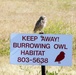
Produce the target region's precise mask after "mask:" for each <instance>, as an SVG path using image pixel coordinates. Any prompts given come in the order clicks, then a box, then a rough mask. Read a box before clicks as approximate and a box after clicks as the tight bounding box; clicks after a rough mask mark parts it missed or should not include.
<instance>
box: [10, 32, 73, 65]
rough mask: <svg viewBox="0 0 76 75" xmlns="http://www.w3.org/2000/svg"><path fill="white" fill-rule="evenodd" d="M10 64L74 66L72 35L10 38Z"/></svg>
mask: <svg viewBox="0 0 76 75" xmlns="http://www.w3.org/2000/svg"><path fill="white" fill-rule="evenodd" d="M10 63H11V64H26V65H50V66H71V65H72V35H58V34H56V35H54V34H17V33H13V34H11V37H10Z"/></svg>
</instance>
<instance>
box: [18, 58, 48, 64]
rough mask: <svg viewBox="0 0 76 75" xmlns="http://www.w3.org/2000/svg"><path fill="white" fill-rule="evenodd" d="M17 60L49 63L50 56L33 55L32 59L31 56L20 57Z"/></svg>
mask: <svg viewBox="0 0 76 75" xmlns="http://www.w3.org/2000/svg"><path fill="white" fill-rule="evenodd" d="M17 62H23V63H24V62H26V63H29V62H32V63H41V64H42V63H48V58H39V57H38V58H36V57H33V58H32V59H30V58H29V57H18V59H17Z"/></svg>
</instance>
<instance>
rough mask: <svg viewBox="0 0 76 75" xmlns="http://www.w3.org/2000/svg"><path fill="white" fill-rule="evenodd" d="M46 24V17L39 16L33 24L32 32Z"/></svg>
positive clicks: (39, 29)
mask: <svg viewBox="0 0 76 75" xmlns="http://www.w3.org/2000/svg"><path fill="white" fill-rule="evenodd" d="M45 26H46V17H45V16H41V17H40V18H39V20H38V21H37V22H36V24H35V28H34V33H36V32H37V31H41V30H42V29H43V28H44V27H45Z"/></svg>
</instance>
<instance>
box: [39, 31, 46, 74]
mask: <svg viewBox="0 0 76 75" xmlns="http://www.w3.org/2000/svg"><path fill="white" fill-rule="evenodd" d="M39 34H44V33H43V32H40V33H39ZM41 75H46V71H45V66H41Z"/></svg>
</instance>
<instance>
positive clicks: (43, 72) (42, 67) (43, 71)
mask: <svg viewBox="0 0 76 75" xmlns="http://www.w3.org/2000/svg"><path fill="white" fill-rule="evenodd" d="M41 71H42V74H41V75H46V72H45V66H41Z"/></svg>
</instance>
